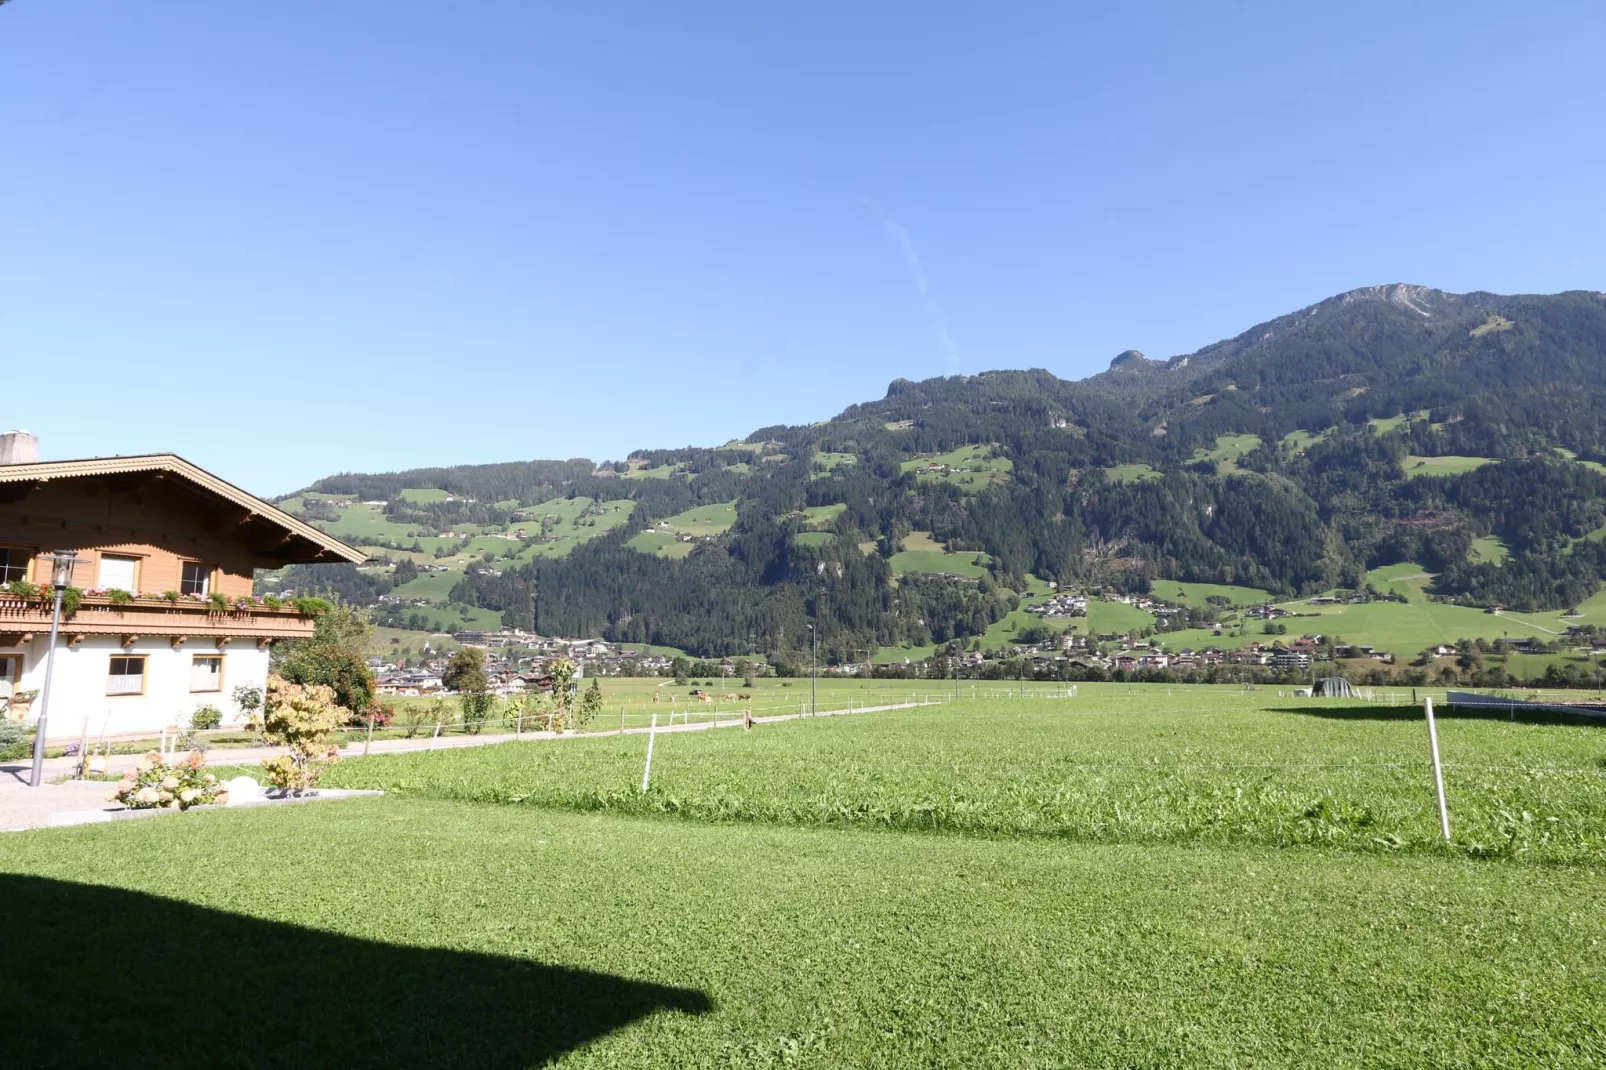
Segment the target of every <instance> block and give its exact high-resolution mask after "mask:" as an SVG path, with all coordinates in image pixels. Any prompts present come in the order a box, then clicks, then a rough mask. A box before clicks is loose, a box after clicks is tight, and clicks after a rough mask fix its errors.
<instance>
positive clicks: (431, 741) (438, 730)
mask: <svg viewBox="0 0 1606 1070" xmlns="http://www.w3.org/2000/svg"><path fill="white" fill-rule="evenodd" d="M439 738H441V723H440V722H439V721H436V722H435V734H434V735H432V736H430V737H429V749H430V750H434V749H435V741H436V740H437V739H439ZM426 753H427V752H426Z"/></svg>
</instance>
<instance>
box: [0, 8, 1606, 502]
mask: <svg viewBox="0 0 1606 1070" xmlns="http://www.w3.org/2000/svg"><path fill="white" fill-rule="evenodd" d="M1103 7H1108V8H1118V9H1119V10H1096V9H1095V8H1094V7H1093V6H1092V5H1073V4H1065V3H1045V4H1040V5H1037V4H1005V5H1000V4H982V3H975V4H941V3H939V4H932V3H925V2H921V3H912V2H911V3H893V2H885V3H877V4H849V3H828V2H818V3H809V4H802V3H794V4H751V3H691V4H662V3H639V4H626V3H606V2H604V3H595V4H565V5H558V4H543V3H528V2H494V0H478V2H472V3H447V2H444V0H434V2H431V3H421V2H411V0H406V2H388V3H379V2H377V0H375V2H366V3H355V2H350V0H323V2H298V0H280V2H276V3H272V4H252V5H247V4H235V3H217V2H216V0H163V2H162V3H140V4H133V3H124V2H113V0H15V2H13V3H7V4H4V5H3V6H0V163H3V166H4V175H5V178H4V188H5V195H4V197H3V198H0V254H3V255H0V367H3V368H5V369H6V371H7V372H8V375H7V387H6V389H5V390H4V391H3V392H0V423H3V424H4V425H6V426H23V427H28V428H30V429H32V430H33V431H35V432H36V433H38V434H39V435H40V436H41V439H42V443H43V452H44V454H45V455H46V456H47V457H55V458H62V457H69V456H86V455H99V454H109V453H139V452H147V451H154V450H172V451H175V452H178V453H182V454H184V455H185V456H187V457H189V458H190V459H191V460H194V461H196V462H197V463H200V464H202V465H205V466H206V467H209V468H211V469H213V470H214V471H216V472H218V473H219V474H220V475H223V476H224V477H225V478H229V479H231V480H233V481H235V482H237V483H240V484H242V485H243V486H246V487H248V488H250V489H252V490H255V491H257V492H258V493H262V494H275V493H282V492H285V491H289V490H291V489H294V488H296V487H299V486H301V485H304V484H305V483H307V482H309V481H311V480H312V479H314V478H316V477H318V476H320V475H324V474H327V473H330V472H334V471H341V470H390V469H397V468H404V467H412V466H416V465H423V464H452V463H473V462H481V461H496V460H514V459H526V458H531V457H570V456H589V457H591V458H593V459H598V460H600V459H606V458H615V457H621V456H623V455H624V454H625V453H627V452H628V451H629V450H631V449H634V448H639V447H654V446H674V445H683V444H688V443H693V444H716V443H719V442H722V441H724V440H726V439H728V438H731V437H734V436H741V435H744V434H746V433H747V432H748V431H750V430H753V429H755V428H758V427H762V426H766V425H770V424H775V423H805V422H811V421H814V420H819V419H824V418H826V417H828V416H831V415H834V414H835V413H836V412H838V411H840V410H841V409H842V408H844V407H845V406H847V405H849V404H852V403H854V402H856V401H862V400H867V399H870V398H874V397H879V396H881V394H882V393H883V392H884V391H885V389H886V385H887V383H888V382H889V381H890V380H892V379H894V378H896V377H899V376H903V377H907V378H912V379H919V378H926V377H929V376H933V375H944V374H951V373H955V372H975V371H980V370H984V369H987V368H1000V367H1044V368H1048V369H1050V370H1052V371H1054V372H1055V373H1057V374H1059V375H1062V376H1066V377H1070V378H1079V377H1081V376H1084V375H1088V374H1091V373H1094V372H1097V371H1100V370H1102V369H1103V368H1104V367H1105V366H1106V365H1107V363H1108V361H1109V359H1110V358H1111V357H1112V356H1113V355H1115V354H1116V353H1117V352H1119V351H1121V350H1123V349H1127V348H1137V349H1141V350H1143V351H1144V352H1146V353H1148V354H1149V355H1150V356H1155V357H1164V356H1170V355H1172V354H1175V353H1179V352H1188V351H1191V350H1193V349H1196V348H1198V347H1199V346H1201V345H1204V344H1207V343H1209V342H1212V341H1215V340H1217V339H1219V338H1222V337H1226V336H1230V335H1232V334H1235V333H1237V332H1239V331H1241V330H1243V329H1245V328H1247V327H1249V326H1251V325H1253V324H1254V323H1256V322H1258V321H1261V320H1264V319H1268V318H1270V317H1272V316H1275V315H1279V314H1281V313H1283V312H1287V311H1291V310H1293V309H1296V308H1299V307H1302V306H1304V305H1307V304H1310V303H1311V302H1313V301H1316V300H1319V299H1321V298H1323V297H1326V296H1329V295H1331V294H1333V293H1337V292H1340V291H1343V290H1346V289H1351V288H1353V287H1357V286H1362V285H1369V284H1373V283H1383V282H1395V281H1408V282H1417V283H1423V284H1426V285H1431V286H1437V287H1440V288H1443V289H1449V290H1468V289H1485V290H1495V291H1501V292H1549V291H1555V290H1563V289H1578V288H1591V289H1603V288H1606V265H1603V261H1602V250H1603V249H1606V211H1603V210H1602V207H1601V191H1602V190H1603V189H1606V166H1603V165H1606V142H1603V139H1602V138H1601V136H1600V134H1601V129H1602V123H1603V118H1602V117H1603V116H1606V78H1602V77H1601V75H1600V60H1599V55H1598V49H1599V45H1600V42H1601V41H1602V40H1603V39H1606V5H1601V4H1599V3H1579V4H1565V3H1559V2H1558V3H1547V4H1527V5H1513V4H1494V3H1455V4H1450V3H1444V4H1412V5H1405V4H1375V5H1369V4H1348V5H1343V6H1342V7H1334V6H1322V7H1318V6H1317V5H1302V4H1286V3H1278V4H1264V5H1251V4H1244V5H1234V8H1233V10H1232V11H1230V12H1229V11H1222V10H1213V9H1207V7H1206V6H1203V5H1182V4H1178V5H1173V6H1166V5H1156V4H1148V5H1139V4H1133V5H1103ZM56 377H61V378H62V379H63V380H64V382H63V385H62V387H61V388H60V396H61V400H60V401H56V400H53V399H54V397H55V396H56V393H57V388H56V387H54V386H53V385H52V384H53V380H54V379H55V378H56Z"/></svg>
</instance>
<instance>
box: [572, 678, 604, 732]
mask: <svg viewBox="0 0 1606 1070" xmlns="http://www.w3.org/2000/svg"><path fill="white" fill-rule="evenodd" d="M601 712H602V684H601V682H600V681H599V680H598V679H597V678H596V677H595V676H593V677H592V678H591V685H590V686H589V687H587V688H586V690H585V694H583V695H581V696H580V708H579V709H578V710H577V711H576V712H575V718H574V724H575V727H576V728H579V727H582V726H584V725H587V724H590V723H591V721H593V720H595V719H596V716H597V714H599V713H601Z"/></svg>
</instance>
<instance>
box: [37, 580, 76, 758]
mask: <svg viewBox="0 0 1606 1070" xmlns="http://www.w3.org/2000/svg"><path fill="white" fill-rule="evenodd" d="M77 559H78V554H77V553H75V552H74V551H71V550H65V551H63V550H58V551H56V552H55V553H53V554H51V555H50V585H51V586H52V587H54V588H55V589H56V607H55V609H54V610H53V611H52V613H51V616H50V647H49V649H48V650H47V651H46V652H45V686H44V689H43V690H41V691H40V692H39V723H38V725H36V726H35V728H34V737H33V775H32V776H31V777H29V778H28V785H29V786H30V787H35V788H37V787H38V786H39V785H40V784H41V783H42V782H43V781H44V775H45V727H46V725H48V724H49V718H50V680H51V677H52V676H54V675H55V672H56V636H57V635H58V634H59V633H60V631H61V596H62V593H63V592H64V591H66V590H67V588H69V587H71V586H72V568H73V562H74V561H76V560H77Z"/></svg>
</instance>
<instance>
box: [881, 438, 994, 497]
mask: <svg viewBox="0 0 1606 1070" xmlns="http://www.w3.org/2000/svg"><path fill="white" fill-rule="evenodd" d="M902 465H903V470H904V471H905V472H914V471H916V470H918V469H921V468H928V467H931V466H934V465H942V466H945V467H946V470H944V471H939V472H921V473H920V474H919V475H918V476H917V478H918V479H919V480H920V482H922V483H947V484H949V485H951V486H955V487H958V488H960V489H961V490H969V491H978V490H983V489H985V488H986V487H988V486H991V485H993V484H997V483H1006V482H1008V481H1009V479H1010V473H1011V472H1012V471H1014V468H1015V465H1014V462H1013V461H1011V460H1010V459H1009V458H1008V457H1004V456H1000V448H999V447H998V446H997V445H996V444H984V445H970V446H961V447H959V448H958V449H956V450H950V451H948V452H947V453H923V454H920V455H918V456H916V457H912V458H910V459H909V460H907V461H904V462H903V463H902Z"/></svg>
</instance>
